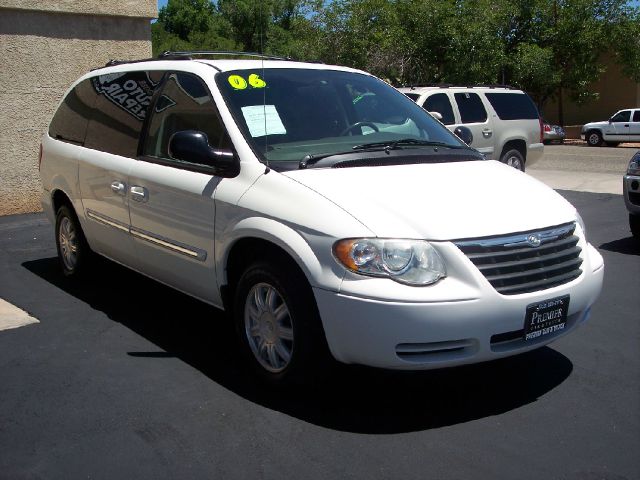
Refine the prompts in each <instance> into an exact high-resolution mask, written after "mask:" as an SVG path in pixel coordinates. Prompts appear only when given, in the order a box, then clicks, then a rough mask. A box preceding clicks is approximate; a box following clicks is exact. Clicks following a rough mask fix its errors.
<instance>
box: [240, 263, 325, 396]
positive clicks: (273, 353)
mask: <svg viewBox="0 0 640 480" xmlns="http://www.w3.org/2000/svg"><path fill="white" fill-rule="evenodd" d="M234 317H235V318H234V319H235V324H236V331H237V334H238V337H239V340H240V344H241V348H242V350H243V353H244V356H245V358H246V359H247V361H248V362H249V364H250V365H251V366H252V368H253V370H254V371H255V372H256V373H257V374H258V376H259V377H260V378H261V379H263V380H265V381H267V382H268V383H271V384H274V385H287V384H294V383H301V382H302V381H303V380H304V378H305V377H307V378H314V377H315V376H316V374H318V373H321V372H319V369H321V368H322V364H323V363H324V360H326V359H327V357H328V353H327V349H326V341H325V339H324V332H323V329H322V326H321V322H320V316H319V314H318V309H317V307H316V304H315V299H314V297H313V293H312V292H311V288H310V287H309V284H308V282H307V281H306V278H305V277H304V275H303V274H302V273H301V272H299V271H297V270H296V269H294V268H293V267H289V266H288V265H287V263H281V262H278V265H277V267H276V265H275V264H272V263H270V262H256V263H254V264H253V265H251V266H250V267H249V268H247V269H246V270H245V272H244V273H243V275H242V276H241V278H240V281H239V282H238V286H237V288H236V294H235V301H234Z"/></svg>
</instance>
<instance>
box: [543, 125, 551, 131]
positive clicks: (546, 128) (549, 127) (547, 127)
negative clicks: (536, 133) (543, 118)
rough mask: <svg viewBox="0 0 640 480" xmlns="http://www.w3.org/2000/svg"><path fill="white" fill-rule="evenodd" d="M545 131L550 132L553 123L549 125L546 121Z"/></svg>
mask: <svg viewBox="0 0 640 480" xmlns="http://www.w3.org/2000/svg"><path fill="white" fill-rule="evenodd" d="M544 131H545V132H550V131H551V125H548V124H546V123H545V124H544Z"/></svg>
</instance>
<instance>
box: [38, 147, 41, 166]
mask: <svg viewBox="0 0 640 480" xmlns="http://www.w3.org/2000/svg"><path fill="white" fill-rule="evenodd" d="M41 166H42V144H40V154H39V155H38V171H40V167H41Z"/></svg>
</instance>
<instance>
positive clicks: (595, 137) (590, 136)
mask: <svg viewBox="0 0 640 480" xmlns="http://www.w3.org/2000/svg"><path fill="white" fill-rule="evenodd" d="M586 140H587V145H589V146H590V147H599V146H600V145H602V134H601V133H600V132H599V131H597V130H591V131H590V132H588V133H587V136H586Z"/></svg>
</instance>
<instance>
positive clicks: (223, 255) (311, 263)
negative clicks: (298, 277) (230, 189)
mask: <svg viewBox="0 0 640 480" xmlns="http://www.w3.org/2000/svg"><path fill="white" fill-rule="evenodd" d="M224 245H225V247H224V248H223V249H220V251H219V253H218V252H217V253H216V257H217V260H216V264H217V265H220V266H221V267H222V268H218V269H217V277H218V285H220V286H221V287H220V290H221V295H222V300H223V303H224V306H225V309H227V308H228V307H229V306H230V305H231V303H230V301H231V299H232V298H233V294H234V288H235V285H236V284H237V281H238V279H239V278H240V275H242V272H243V271H244V269H245V268H246V267H248V266H249V265H250V264H251V263H252V262H255V261H256V260H259V259H263V258H264V259H269V258H274V257H276V258H279V259H280V261H287V262H288V263H289V264H290V265H291V266H293V267H295V268H296V269H298V270H299V271H300V273H301V274H302V275H303V276H304V277H305V279H306V280H307V282H308V283H309V285H310V286H313V285H314V283H315V281H314V279H317V278H319V276H320V275H322V273H323V272H322V267H321V263H320V260H319V259H318V258H317V256H316V255H315V253H314V252H313V250H312V249H311V247H310V246H309V244H308V243H307V241H306V240H305V239H304V238H303V237H302V236H301V235H300V234H299V233H298V232H296V231H295V230H293V229H292V228H290V227H288V226H286V225H283V224H282V223H280V222H278V221H276V220H273V219H267V218H247V219H244V220H242V221H240V222H239V223H238V224H236V226H235V228H234V229H233V230H232V231H231V232H230V238H228V239H227V240H226V241H225V242H224Z"/></svg>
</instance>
